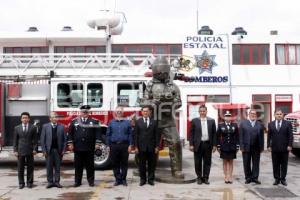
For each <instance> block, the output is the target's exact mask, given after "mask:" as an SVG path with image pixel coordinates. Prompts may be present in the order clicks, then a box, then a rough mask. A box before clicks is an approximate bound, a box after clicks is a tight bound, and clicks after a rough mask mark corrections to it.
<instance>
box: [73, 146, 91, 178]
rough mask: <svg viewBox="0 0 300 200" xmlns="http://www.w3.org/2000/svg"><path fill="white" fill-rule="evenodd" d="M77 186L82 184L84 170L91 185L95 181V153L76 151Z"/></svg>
mask: <svg viewBox="0 0 300 200" xmlns="http://www.w3.org/2000/svg"><path fill="white" fill-rule="evenodd" d="M74 164H75V184H81V180H82V174H83V168H84V167H85V169H86V177H87V181H88V182H89V184H93V183H94V181H95V167H94V151H76V152H75V153H74Z"/></svg>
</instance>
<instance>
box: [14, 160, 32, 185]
mask: <svg viewBox="0 0 300 200" xmlns="http://www.w3.org/2000/svg"><path fill="white" fill-rule="evenodd" d="M33 162H34V159H33V155H28V156H18V178H19V184H25V182H24V169H25V165H26V166H27V184H32V183H33V169H34V167H33Z"/></svg>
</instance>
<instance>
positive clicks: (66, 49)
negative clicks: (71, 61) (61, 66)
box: [54, 46, 105, 53]
mask: <svg viewBox="0 0 300 200" xmlns="http://www.w3.org/2000/svg"><path fill="white" fill-rule="evenodd" d="M54 52H55V53H105V47H104V46H56V47H54Z"/></svg>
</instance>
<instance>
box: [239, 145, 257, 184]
mask: <svg viewBox="0 0 300 200" xmlns="http://www.w3.org/2000/svg"><path fill="white" fill-rule="evenodd" d="M251 161H252V167H251ZM259 161H260V149H259V147H258V146H250V151H249V152H243V165H244V173H245V179H246V180H257V179H258V176H259Z"/></svg>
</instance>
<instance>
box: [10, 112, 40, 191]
mask: <svg viewBox="0 0 300 200" xmlns="http://www.w3.org/2000/svg"><path fill="white" fill-rule="evenodd" d="M29 121H30V114H29V113H28V112H23V113H22V114H21V122H22V123H21V124H20V125H18V126H16V127H15V128H14V141H13V142H14V153H15V156H17V158H18V179H19V189H23V188H24V186H25V182H24V168H25V164H26V165H27V187H28V188H32V186H33V185H32V184H33V170H34V167H33V163H34V159H33V156H34V155H35V154H36V152H37V141H38V133H37V128H36V127H35V126H34V125H32V124H30V123H29Z"/></svg>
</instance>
